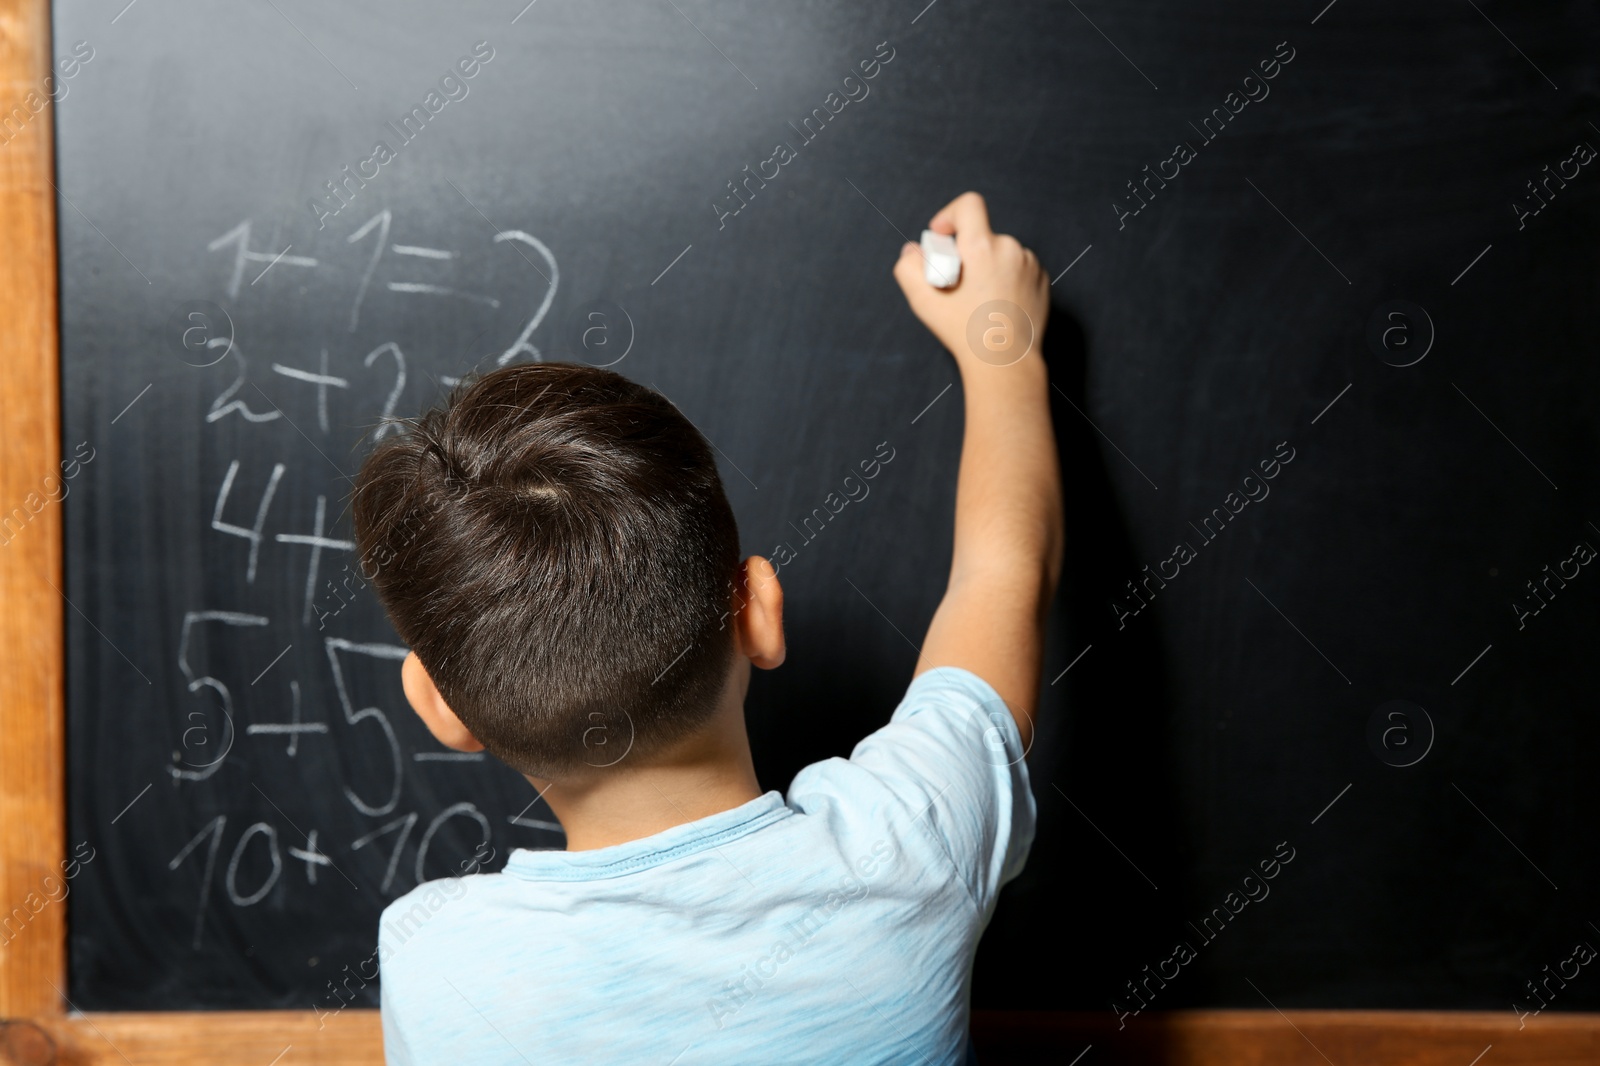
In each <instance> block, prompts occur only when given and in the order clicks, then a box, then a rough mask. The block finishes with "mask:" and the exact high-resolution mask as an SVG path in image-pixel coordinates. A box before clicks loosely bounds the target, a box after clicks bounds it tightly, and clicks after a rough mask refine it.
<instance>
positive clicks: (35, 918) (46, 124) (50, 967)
mask: <svg viewBox="0 0 1600 1066" xmlns="http://www.w3.org/2000/svg"><path fill="white" fill-rule="evenodd" d="M0 25H3V26H4V31H5V32H4V33H3V34H0V86H4V87H5V88H4V92H5V93H6V94H7V98H6V99H4V100H3V101H0V108H3V109H4V117H6V118H9V119H11V120H12V124H13V125H14V124H15V114H14V112H13V111H12V108H13V105H17V106H18V107H20V109H21V113H22V114H23V115H24V116H25V117H24V121H23V124H22V125H21V127H20V128H18V129H16V131H15V132H14V133H13V130H12V125H6V126H0V136H4V137H6V138H7V139H6V141H5V142H4V143H3V144H0V248H4V249H5V252H4V254H0V322H4V326H3V329H0V439H3V440H4V441H5V448H6V461H5V462H4V463H0V604H4V610H3V611H0V709H3V713H4V716H5V718H4V723H3V728H0V1017H16V1016H41V1017H48V1016H52V1015H59V1014H60V1013H61V1011H62V1009H63V1008H62V1004H61V997H60V996H59V995H58V994H57V993H56V992H55V991H52V989H51V986H52V985H55V986H56V987H57V988H59V989H62V990H63V991H64V990H65V980H66V908H65V906H63V905H62V903H60V902H53V901H52V900H51V897H52V896H54V895H55V894H56V893H57V892H59V891H60V890H59V888H57V889H52V888H51V887H50V885H49V884H47V883H46V881H45V879H46V878H47V877H52V876H53V877H55V878H59V877H60V875H61V873H62V867H61V865H60V862H61V860H62V858H63V857H64V856H65V854H66V836H65V834H66V792H65V781H66V766H65V757H66V744H65V741H66V731H65V723H64V721H63V717H64V714H65V703H64V694H65V689H64V675H63V668H64V662H63V649H64V634H63V632H62V612H63V610H64V609H65V608H64V604H63V601H62V595H61V593H60V592H59V591H57V590H58V589H60V588H61V587H62V585H61V548H62V545H61V508H60V505H59V503H58V502H55V501H52V500H51V499H50V498H49V496H50V493H51V490H49V489H48V487H47V485H46V483H45V479H46V478H47V477H50V476H51V475H57V476H59V474H60V473H61V470H60V467H59V466H58V465H57V464H58V462H59V460H60V457H61V456H60V451H61V448H60V442H61V421H60V414H61V412H60V363H59V358H58V355H57V352H58V337H57V332H56V325H57V317H56V316H57V308H56V217H55V207H56V200H55V188H54V185H53V183H52V178H53V174H52V167H53V166H54V159H53V148H54V138H55V124H54V113H53V111H52V109H51V104H50V102H49V87H48V85H47V83H46V81H45V79H46V77H47V76H48V75H49V74H50V69H51V68H50V5H49V4H48V3H47V2H46V0H0ZM13 96H14V97H15V99H11V97H13ZM39 100H43V101H44V102H43V104H42V105H41V106H40V108H39V110H37V111H34V110H33V108H32V106H31V105H32V103H33V102H35V101H39ZM55 484H56V486H57V489H56V491H59V489H60V484H61V483H60V481H59V480H57V481H56V482H55ZM36 504H37V505H38V509H37V510H35V509H34V507H35V505H36ZM55 883H60V882H55ZM41 904H42V905H41Z"/></svg>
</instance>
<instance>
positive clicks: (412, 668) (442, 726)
mask: <svg viewBox="0 0 1600 1066" xmlns="http://www.w3.org/2000/svg"><path fill="white" fill-rule="evenodd" d="M400 683H401V685H402V686H404V688H405V690H406V699H407V700H409V701H410V702H411V709H412V710H414V711H416V712H417V717H418V718H421V719H422V724H423V725H425V726H427V727H428V732H430V733H432V734H433V736H434V739H435V740H437V741H438V742H439V743H441V744H443V745H444V746H445V747H447V748H454V749H455V750H456V751H482V750H483V745H482V744H480V743H479V742H478V738H477V737H475V736H473V735H472V732H471V731H470V730H469V729H467V727H466V726H464V725H462V724H461V719H459V718H457V717H456V712H454V711H452V710H451V709H450V705H449V704H448V703H446V702H445V701H444V697H443V696H441V695H440V694H439V689H438V687H437V686H435V685H434V683H433V678H431V677H429V676H428V671H427V670H426V669H425V668H424V667H423V665H422V660H421V659H419V658H417V653H416V652H411V653H409V654H408V655H407V656H406V661H405V662H403V663H401V664H400Z"/></svg>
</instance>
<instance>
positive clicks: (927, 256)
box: [922, 229, 961, 289]
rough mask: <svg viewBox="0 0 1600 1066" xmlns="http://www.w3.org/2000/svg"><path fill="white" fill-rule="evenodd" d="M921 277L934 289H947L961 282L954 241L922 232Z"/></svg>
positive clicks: (959, 260)
mask: <svg viewBox="0 0 1600 1066" xmlns="http://www.w3.org/2000/svg"><path fill="white" fill-rule="evenodd" d="M922 276H923V277H924V278H926V279H927V281H928V284H929V285H932V286H934V287H935V288H940V289H948V288H949V287H950V286H952V285H954V284H955V283H956V282H957V281H960V280H961V255H960V253H959V252H957V251H956V239H955V238H954V237H950V236H947V235H945V234H943V233H935V232H933V230H931V229H925V230H923V231H922Z"/></svg>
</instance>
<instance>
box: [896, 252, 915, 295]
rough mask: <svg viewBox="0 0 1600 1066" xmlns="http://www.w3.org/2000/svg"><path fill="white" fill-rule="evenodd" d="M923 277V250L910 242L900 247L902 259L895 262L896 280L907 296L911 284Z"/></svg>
mask: <svg viewBox="0 0 1600 1066" xmlns="http://www.w3.org/2000/svg"><path fill="white" fill-rule="evenodd" d="M921 277H922V249H921V248H920V247H918V246H917V245H915V244H912V243H911V242H910V241H907V242H906V243H905V244H903V245H901V246H900V258H899V259H897V260H895V264H894V279H895V280H896V281H898V282H899V283H900V287H901V288H902V289H904V290H905V291H906V293H907V295H909V294H910V292H911V284H912V283H913V282H914V281H916V280H918V279H920V278H921Z"/></svg>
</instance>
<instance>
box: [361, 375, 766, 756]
mask: <svg viewBox="0 0 1600 1066" xmlns="http://www.w3.org/2000/svg"><path fill="white" fill-rule="evenodd" d="M353 512H354V520H355V536H356V544H357V546H358V548H359V550H360V556H361V559H362V564H363V569H364V570H365V571H366V572H367V573H368V575H369V578H370V580H371V581H372V582H373V584H374V586H375V587H376V589H377V592H378V597H379V599H380V600H381V601H382V603H383V606H384V609H385V610H386V611H387V612H388V614H389V618H390V620H391V621H392V622H393V623H394V627H395V629H396V631H398V632H399V634H400V636H401V639H403V640H404V641H405V642H406V643H407V644H409V645H410V646H411V648H412V650H413V651H415V652H416V653H417V657H418V658H420V659H421V660H422V665H423V666H424V667H426V668H427V671H428V674H429V676H431V677H432V678H433V681H434V684H435V685H437V686H438V688H439V692H440V694H441V695H443V696H444V699H445V702H447V703H448V704H449V705H450V708H451V710H453V711H455V713H456V715H457V717H459V718H460V719H461V721H462V724H464V725H465V726H466V727H467V728H468V729H470V730H471V731H472V734H473V735H474V736H475V737H477V738H478V740H480V741H481V742H482V743H483V745H484V746H485V747H486V748H488V749H489V751H491V752H493V753H494V754H495V755H497V756H499V757H500V758H501V759H503V760H504V761H505V762H507V763H508V764H510V765H511V766H512V767H514V768H516V769H517V770H520V771H522V772H523V773H530V774H535V775H550V774H559V773H561V772H562V771H564V770H569V769H572V768H574V767H579V766H581V765H582V764H584V763H588V764H589V765H593V766H603V765H610V764H612V763H613V762H615V761H617V760H620V759H621V758H622V756H623V754H624V753H625V752H627V753H629V754H630V757H631V758H634V759H638V758H641V757H648V756H649V755H650V754H651V753H652V752H655V751H657V750H659V749H661V748H662V747H664V746H666V745H668V744H670V743H672V742H673V741H675V740H677V739H679V738H681V737H683V736H685V735H687V734H688V733H690V732H691V731H693V730H694V729H695V728H696V727H697V726H699V725H701V724H702V723H704V722H705V721H706V720H707V719H708V718H709V717H710V715H711V713H712V711H713V710H714V709H715V706H716V702H717V698H718V696H719V694H720V692H721V690H722V686H723V683H724V682H725V680H726V679H727V675H728V670H729V668H730V666H731V665H732V662H733V658H732V656H733V641H732V632H731V630H730V629H728V628H727V627H726V626H725V625H724V619H725V617H726V615H727V612H728V610H729V607H730V604H731V597H732V591H731V590H732V581H733V579H734V576H735V574H736V571H737V568H738V565H739V534H738V528H737V526H736V525H735V523H734V518H733V510H732V508H730V507H729V506H728V500H727V497H726V496H725V495H724V494H723V491H722V482H721V479H720V478H719V477H718V476H717V468H716V463H715V460H714V459H713V458H712V454H711V449H710V447H709V446H708V445H707V443H706V440H705V438H704V437H702V436H701V435H700V432H699V431H698V430H696V429H695V427H694V426H693V425H692V424H691V423H690V422H689V420H688V419H686V418H684V417H683V415H682V414H681V413H679V411H678V409H677V408H676V407H674V406H673V405H672V403H671V402H670V401H668V400H667V399H666V398H665V397H663V396H662V395H661V394H660V393H658V392H655V391H654V390H652V389H649V388H646V387H644V386H643V385H638V384H635V383H633V382H631V381H629V380H627V379H626V378H624V377H622V376H621V375H619V374H615V373H612V372H611V371H609V370H599V369H595V368H593V367H586V366H576V365H572V364H566V363H530V364H521V365H517V366H508V367H505V368H503V369H500V370H496V371H494V372H493V373H490V374H488V375H485V376H484V377H482V378H480V379H478V380H476V381H468V382H464V383H463V384H461V385H459V386H457V388H456V389H455V390H454V391H453V392H452V393H451V395H450V398H449V400H448V401H447V402H446V404H445V406H444V407H443V408H436V409H434V410H431V411H429V412H427V413H426V414H425V415H423V416H422V417H421V418H420V419H417V420H415V421H413V422H409V423H407V424H406V431H405V432H402V433H400V434H399V435H397V436H394V437H391V438H389V439H387V440H385V441H383V442H382V443H381V444H379V445H378V447H377V448H376V449H375V450H374V451H373V453H372V454H371V455H370V456H368V457H367V460H366V462H365V463H363V464H362V467H361V473H360V474H359V475H358V477H357V479H356V489H355V496H354V503H353Z"/></svg>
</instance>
